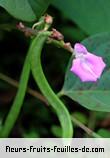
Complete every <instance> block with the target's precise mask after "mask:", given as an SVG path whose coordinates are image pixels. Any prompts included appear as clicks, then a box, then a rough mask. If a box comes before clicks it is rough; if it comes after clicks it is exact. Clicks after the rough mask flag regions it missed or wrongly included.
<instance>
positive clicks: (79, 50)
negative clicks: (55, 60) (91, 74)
mask: <svg viewBox="0 0 110 158" xmlns="http://www.w3.org/2000/svg"><path fill="white" fill-rule="evenodd" d="M74 51H75V53H80V54H87V53H88V51H87V49H86V47H85V46H83V45H82V44H80V43H76V44H75V46H74Z"/></svg>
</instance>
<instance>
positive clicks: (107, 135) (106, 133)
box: [97, 128, 110, 138]
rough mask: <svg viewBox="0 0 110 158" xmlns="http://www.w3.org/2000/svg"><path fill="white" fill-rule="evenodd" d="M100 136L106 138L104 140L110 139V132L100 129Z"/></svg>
mask: <svg viewBox="0 0 110 158" xmlns="http://www.w3.org/2000/svg"><path fill="white" fill-rule="evenodd" d="M97 133H98V134H99V135H100V136H102V137H104V138H110V131H108V130H106V129H103V128H101V129H99V130H98V132H97Z"/></svg>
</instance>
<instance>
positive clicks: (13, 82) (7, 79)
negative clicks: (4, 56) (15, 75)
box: [0, 73, 48, 105]
mask: <svg viewBox="0 0 110 158" xmlns="http://www.w3.org/2000/svg"><path fill="white" fill-rule="evenodd" d="M0 79H1V80H3V81H5V82H7V83H9V84H10V85H12V86H14V87H16V88H18V87H19V82H18V81H16V80H14V79H12V78H11V77H9V76H7V75H5V74H3V73H0ZM27 92H28V93H29V94H30V95H32V96H34V97H35V98H37V99H39V100H41V101H42V102H44V103H45V104H46V105H48V102H47V100H46V99H45V98H44V97H43V96H42V95H41V94H40V93H39V92H37V91H35V90H33V89H31V88H30V87H28V88H27Z"/></svg>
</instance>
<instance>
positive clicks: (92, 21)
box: [53, 0, 110, 34]
mask: <svg viewBox="0 0 110 158" xmlns="http://www.w3.org/2000/svg"><path fill="white" fill-rule="evenodd" d="M53 5H54V6H55V7H56V8H58V9H59V10H61V11H62V12H63V14H65V15H66V17H67V18H68V19H70V20H72V21H73V22H75V23H76V24H77V25H78V26H79V27H80V28H82V29H83V30H84V31H85V32H86V33H88V34H95V33H99V32H105V31H109V30H110V18H109V12H110V9H109V8H110V0H106V1H105V0H97V1H96V0H54V1H53Z"/></svg>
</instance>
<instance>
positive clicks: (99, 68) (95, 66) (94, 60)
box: [86, 52, 106, 78]
mask: <svg viewBox="0 0 110 158" xmlns="http://www.w3.org/2000/svg"><path fill="white" fill-rule="evenodd" d="M86 60H87V62H89V63H90V64H91V65H92V71H93V72H94V73H95V74H96V76H98V78H100V76H101V74H102V72H103V70H104V68H105V66H106V64H105V63H104V61H103V59H102V57H99V56H96V55H94V54H91V53H89V52H88V53H87V55H86Z"/></svg>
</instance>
